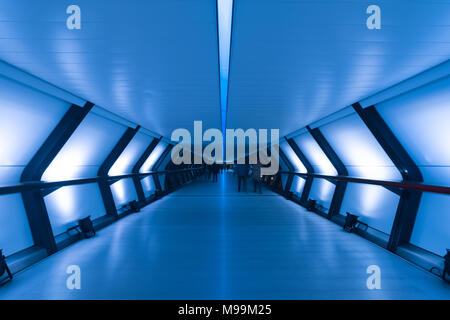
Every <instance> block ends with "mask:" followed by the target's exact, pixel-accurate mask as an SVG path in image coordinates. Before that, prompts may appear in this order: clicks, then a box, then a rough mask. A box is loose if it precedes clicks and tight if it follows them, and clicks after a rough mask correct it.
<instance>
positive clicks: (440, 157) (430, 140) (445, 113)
mask: <svg viewBox="0 0 450 320" xmlns="http://www.w3.org/2000/svg"><path fill="white" fill-rule="evenodd" d="M376 108H377V110H378V111H379V112H380V114H381V115H382V117H383V118H384V119H385V121H386V122H387V124H388V125H389V127H390V128H391V130H392V131H393V132H394V134H395V135H396V137H397V138H398V139H399V141H400V142H401V144H402V145H403V147H404V148H405V149H406V150H407V152H408V153H409V154H410V155H411V156H412V158H413V159H414V161H415V163H416V164H417V165H418V166H419V168H420V170H421V171H422V174H423V176H424V180H425V182H426V183H429V184H442V185H447V186H448V185H449V181H450V170H449V168H450V140H449V137H450V125H449V119H450V77H449V76H447V77H446V78H445V79H443V80H440V81H437V82H433V83H431V84H428V85H426V86H424V87H421V88H419V89H416V90H413V91H411V92H408V93H406V94H403V95H401V96H398V97H396V98H393V99H391V100H388V101H386V102H384V103H381V104H379V105H376Z"/></svg>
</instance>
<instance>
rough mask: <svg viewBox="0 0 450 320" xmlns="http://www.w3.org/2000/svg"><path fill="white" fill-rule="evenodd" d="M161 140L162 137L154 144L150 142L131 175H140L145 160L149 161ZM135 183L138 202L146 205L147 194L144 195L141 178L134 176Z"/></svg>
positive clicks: (156, 139) (154, 140)
mask: <svg viewBox="0 0 450 320" xmlns="http://www.w3.org/2000/svg"><path fill="white" fill-rule="evenodd" d="M161 139H162V137H159V138H155V139H153V140H152V142H150V144H149V145H148V147H147V148H146V149H145V151H144V153H143V154H142V156H141V157H140V158H139V159H138V161H137V162H136V164H135V165H134V167H133V169H132V170H131V173H139V170H140V169H141V167H142V165H143V164H144V162H145V160H147V159H148V157H149V156H150V155H151V154H152V152H153V150H155V148H156V146H157V145H158V143H159V142H160V141H161ZM133 183H134V188H135V189H136V194H137V196H138V201H139V202H142V203H144V202H145V193H144V188H143V187H142V183H141V178H140V177H139V176H134V177H133Z"/></svg>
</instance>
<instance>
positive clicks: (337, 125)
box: [320, 113, 402, 181]
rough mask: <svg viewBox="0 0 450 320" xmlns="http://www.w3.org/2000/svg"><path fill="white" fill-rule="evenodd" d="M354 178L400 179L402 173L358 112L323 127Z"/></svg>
mask: <svg viewBox="0 0 450 320" xmlns="http://www.w3.org/2000/svg"><path fill="white" fill-rule="evenodd" d="M320 131H321V132H322V134H323V135H324V136H325V138H326V139H327V141H328V143H329V144H330V145H331V147H332V148H333V150H334V151H335V152H336V154H337V155H338V157H339V159H341V161H342V162H343V163H344V165H345V167H346V168H347V171H348V174H349V175H350V176H352V177H360V178H367V179H379V180H394V181H400V180H401V179H402V176H401V175H400V173H399V172H398V170H397V168H396V167H395V165H394V164H393V163H392V161H391V159H390V158H389V157H388V155H387V154H386V153H385V152H384V150H383V148H382V147H381V146H380V145H379V144H378V142H377V140H376V139H375V138H374V136H373V135H372V133H371V132H370V130H369V129H367V127H366V126H365V124H364V122H363V121H362V120H361V119H360V118H359V116H358V115H357V114H356V113H354V114H351V115H349V116H346V117H344V118H341V119H339V120H337V121H333V122H331V123H329V124H327V125H324V126H322V127H320Z"/></svg>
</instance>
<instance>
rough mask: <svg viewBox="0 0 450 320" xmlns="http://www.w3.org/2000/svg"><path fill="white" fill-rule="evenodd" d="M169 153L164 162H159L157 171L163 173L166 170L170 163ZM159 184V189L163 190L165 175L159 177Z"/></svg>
mask: <svg viewBox="0 0 450 320" xmlns="http://www.w3.org/2000/svg"><path fill="white" fill-rule="evenodd" d="M170 154H171V152H169V153H168V154H167V155H166V157H165V158H164V160H163V161H162V162H161V165H160V166H159V168H158V171H164V170H166V168H167V165H168V164H169V162H170V161H172V157H171V156H170ZM159 182H160V184H161V187H162V188H164V184H165V182H166V175H162V176H159Z"/></svg>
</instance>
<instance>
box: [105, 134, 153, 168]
mask: <svg viewBox="0 0 450 320" xmlns="http://www.w3.org/2000/svg"><path fill="white" fill-rule="evenodd" d="M151 141H152V138H151V137H150V136H147V135H145V134H143V133H139V132H138V133H137V134H136V135H135V136H134V138H133V140H131V142H130V143H129V144H128V146H127V147H126V148H125V150H124V151H123V152H122V154H121V155H120V157H119V158H118V159H117V160H116V162H115V163H114V165H113V166H112V167H111V169H110V170H109V175H110V176H114V175H121V174H127V173H131V170H132V169H133V166H134V165H135V164H136V162H137V161H138V160H139V157H140V156H141V155H142V154H143V153H144V151H145V148H147V147H148V145H149V144H150V142H151Z"/></svg>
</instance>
